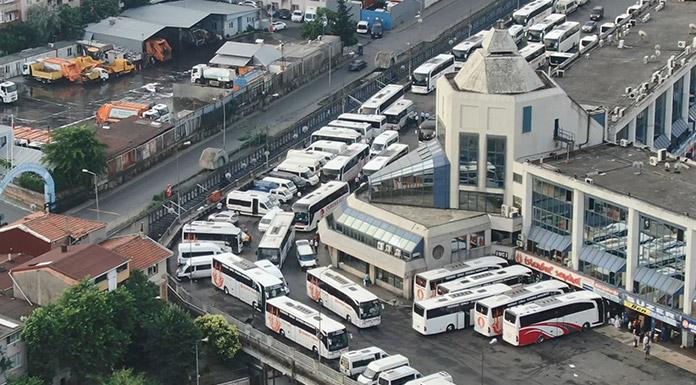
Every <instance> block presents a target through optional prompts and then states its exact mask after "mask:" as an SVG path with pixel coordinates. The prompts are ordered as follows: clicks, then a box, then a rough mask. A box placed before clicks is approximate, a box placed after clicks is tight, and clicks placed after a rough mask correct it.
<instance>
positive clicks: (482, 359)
mask: <svg viewBox="0 0 696 385" xmlns="http://www.w3.org/2000/svg"><path fill="white" fill-rule="evenodd" d="M497 342H498V339H497V338H491V340H490V341H489V342H488V345H490V346H493V345H495V344H496V343H497ZM485 351H486V346H485V345H484V346H482V347H481V385H483V370H484V368H483V363H484V352H485Z"/></svg>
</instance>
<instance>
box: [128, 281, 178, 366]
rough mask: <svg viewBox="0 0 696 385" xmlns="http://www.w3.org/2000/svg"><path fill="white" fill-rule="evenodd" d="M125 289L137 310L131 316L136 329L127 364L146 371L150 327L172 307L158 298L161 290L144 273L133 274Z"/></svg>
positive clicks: (129, 347) (134, 329) (129, 348)
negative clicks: (145, 359) (159, 315)
mask: <svg viewBox="0 0 696 385" xmlns="http://www.w3.org/2000/svg"><path fill="white" fill-rule="evenodd" d="M123 287H124V289H125V290H127V291H128V293H130V295H131V297H132V298H133V308H134V309H137V311H136V312H135V314H133V315H131V316H132V317H133V324H134V327H133V334H132V339H131V342H130V345H129V346H128V354H126V360H125V364H126V366H128V367H132V368H135V369H136V370H139V371H145V370H147V369H148V366H147V365H145V362H143V360H142V357H144V356H145V355H146V350H147V346H146V344H147V341H148V339H149V338H148V333H149V332H151V330H152V328H150V327H148V325H149V324H150V323H152V322H153V320H154V319H155V318H156V317H157V315H158V314H160V313H161V312H162V311H163V309H164V307H165V306H170V305H168V304H167V303H166V302H164V301H162V300H161V299H158V298H157V296H158V295H159V289H158V288H157V286H155V284H153V283H152V282H150V281H148V279H147V276H145V274H144V273H143V272H142V271H133V272H131V274H130V277H129V278H128V280H127V281H126V283H125V284H124V286H123Z"/></svg>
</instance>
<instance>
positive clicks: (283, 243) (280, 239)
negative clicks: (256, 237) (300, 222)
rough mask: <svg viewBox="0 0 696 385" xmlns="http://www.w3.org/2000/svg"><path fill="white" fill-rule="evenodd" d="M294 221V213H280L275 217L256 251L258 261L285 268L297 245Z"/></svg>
mask: <svg viewBox="0 0 696 385" xmlns="http://www.w3.org/2000/svg"><path fill="white" fill-rule="evenodd" d="M294 220H295V214H293V213H286V212H280V213H277V214H276V215H275V216H274V217H273V219H272V220H271V224H270V225H269V226H268V229H267V230H266V232H264V233H263V237H262V238H261V241H260V242H259V246H258V248H257V249H256V257H257V258H258V259H267V260H269V261H271V262H272V263H273V264H274V265H276V266H278V267H279V268H282V267H283V264H284V263H285V259H286V258H287V257H288V253H289V252H290V250H291V249H292V245H293V243H295V227H293V222H294Z"/></svg>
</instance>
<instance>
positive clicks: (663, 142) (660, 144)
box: [655, 134, 670, 149]
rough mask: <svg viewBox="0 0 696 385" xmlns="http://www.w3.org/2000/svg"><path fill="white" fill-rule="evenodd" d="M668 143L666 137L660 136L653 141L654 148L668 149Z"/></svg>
mask: <svg viewBox="0 0 696 385" xmlns="http://www.w3.org/2000/svg"><path fill="white" fill-rule="evenodd" d="M669 144H670V141H669V138H667V135H665V134H662V135H660V136H658V137H657V138H656V139H655V148H658V149H659V148H667V147H669Z"/></svg>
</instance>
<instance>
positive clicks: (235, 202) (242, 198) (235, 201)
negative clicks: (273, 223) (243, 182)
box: [226, 190, 280, 217]
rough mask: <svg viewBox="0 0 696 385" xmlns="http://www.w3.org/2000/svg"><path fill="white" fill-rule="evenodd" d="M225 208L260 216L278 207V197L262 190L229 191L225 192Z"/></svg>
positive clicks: (243, 213) (242, 213)
mask: <svg viewBox="0 0 696 385" xmlns="http://www.w3.org/2000/svg"><path fill="white" fill-rule="evenodd" d="M226 204H227V209H228V210H233V211H237V212H239V213H240V214H241V215H249V216H255V217H260V216H263V215H265V214H266V213H267V212H268V211H269V210H272V209H273V208H275V207H280V204H279V203H278V199H276V198H275V197H274V196H273V195H271V194H269V193H265V192H262V191H254V190H250V191H239V190H234V191H230V192H229V193H228V194H227V200H226Z"/></svg>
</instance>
